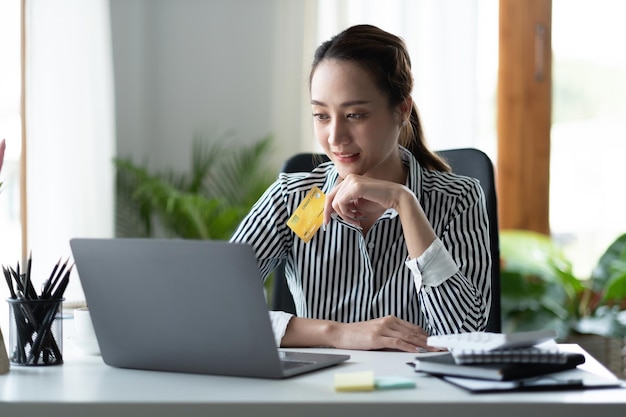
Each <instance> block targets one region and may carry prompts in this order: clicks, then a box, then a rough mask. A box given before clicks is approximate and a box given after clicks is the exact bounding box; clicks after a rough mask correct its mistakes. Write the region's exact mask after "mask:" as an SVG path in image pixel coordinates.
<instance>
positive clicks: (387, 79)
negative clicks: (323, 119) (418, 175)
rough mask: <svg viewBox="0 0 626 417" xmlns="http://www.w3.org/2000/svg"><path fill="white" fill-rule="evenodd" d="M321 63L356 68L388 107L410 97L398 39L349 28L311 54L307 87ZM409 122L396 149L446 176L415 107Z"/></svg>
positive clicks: (410, 87)
mask: <svg viewBox="0 0 626 417" xmlns="http://www.w3.org/2000/svg"><path fill="white" fill-rule="evenodd" d="M325 59H339V60H346V61H351V62H355V63H357V64H359V65H360V66H361V67H362V68H364V69H365V70H366V71H367V72H368V73H369V74H370V75H371V76H372V79H373V80H374V83H375V84H376V85H377V87H378V88H379V89H380V91H382V92H383V94H385V95H386V96H387V98H388V100H389V104H390V106H391V107H395V106H397V105H399V104H400V103H402V101H404V100H405V99H406V98H407V97H410V96H411V91H412V90H413V74H412V72H411V60H410V58H409V54H408V52H407V49H406V45H405V44H404V41H403V40H402V39H401V38H399V37H397V36H395V35H392V34H391V33H388V32H385V31H384V30H382V29H379V28H377V27H376V26H371V25H357V26H352V27H350V28H348V29H346V30H344V31H343V32H341V33H339V34H338V35H335V36H334V37H332V38H331V39H330V40H328V41H326V42H324V43H322V44H321V45H320V46H319V47H318V48H317V50H316V51H315V56H314V59H313V65H312V68H311V74H310V76H309V85H310V82H311V79H312V78H313V73H314V72H315V69H316V68H317V66H318V64H319V63H320V62H322V61H323V60H325ZM410 122H411V123H410V124H407V125H406V126H405V127H403V128H402V131H401V133H400V140H399V141H400V145H402V146H404V147H405V148H407V149H408V150H410V151H411V152H412V153H413V155H415V158H416V159H417V161H418V162H419V163H420V165H422V166H423V167H425V168H427V169H431V170H437V171H446V172H449V171H450V166H449V165H448V164H447V163H446V162H445V161H444V160H443V159H442V158H440V157H439V156H438V155H437V154H435V153H434V152H432V151H431V150H430V149H429V148H428V146H427V144H426V139H425V138H424V132H423V131H422V124H421V122H420V118H419V114H418V112H417V106H416V105H415V104H413V108H412V109H411V117H410Z"/></svg>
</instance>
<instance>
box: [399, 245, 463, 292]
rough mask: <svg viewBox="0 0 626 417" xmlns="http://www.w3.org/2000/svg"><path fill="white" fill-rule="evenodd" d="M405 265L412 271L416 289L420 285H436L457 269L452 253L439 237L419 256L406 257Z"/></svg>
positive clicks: (418, 288)
mask: <svg viewBox="0 0 626 417" xmlns="http://www.w3.org/2000/svg"><path fill="white" fill-rule="evenodd" d="M405 265H406V266H407V267H408V268H409V269H410V270H411V272H412V273H413V277H414V280H415V288H416V289H417V291H419V290H420V289H421V287H422V285H427V286H429V287H436V286H438V285H440V284H441V283H443V282H445V281H446V280H447V279H448V278H450V277H451V276H453V275H454V274H456V273H457V271H458V270H459V267H458V266H457V264H456V262H454V259H453V258H452V255H450V253H449V252H448V250H447V249H446V247H445V246H444V245H443V242H442V241H441V240H440V239H439V238H436V239H435V240H434V241H433V243H431V244H430V246H429V247H428V248H427V249H426V250H425V251H424V253H422V254H421V255H420V256H419V257H417V258H413V259H408V260H407V261H406V262H405Z"/></svg>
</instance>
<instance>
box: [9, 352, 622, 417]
mask: <svg viewBox="0 0 626 417" xmlns="http://www.w3.org/2000/svg"><path fill="white" fill-rule="evenodd" d="M568 347H569V348H571V349H579V348H578V347H577V346H575V345H568ZM311 350H312V351H322V350H323V349H311ZM341 352H344V351H341ZM346 352H347V353H348V354H350V355H351V356H352V358H351V360H349V361H348V362H346V363H344V364H341V365H339V366H336V367H333V368H329V369H326V370H322V371H317V372H314V373H310V374H306V375H302V376H298V377H294V378H290V379H286V380H278V381H276V380H264V379H254V378H236V377H223V376H210V375H192V374H176V373H164V372H154V371H138V370H128V369H117V368H112V367H109V366H107V365H105V364H104V362H103V361H102V358H101V357H99V356H90V355H85V354H82V353H81V352H79V351H77V350H76V348H75V347H74V346H72V344H71V341H69V340H65V341H64V353H65V363H64V364H63V365H60V366H52V367H16V366H14V367H12V368H11V371H10V372H9V373H8V374H7V375H4V376H0V415H2V416H4V415H11V416H33V415H46V416H49V417H55V416H68V415H88V416H90V417H98V416H111V415H122V416H126V415H133V416H156V417H158V416H170V415H175V416H176V417H183V416H188V415H219V416H235V415H263V416H265V415H268V416H273V417H274V416H275V417H279V416H283V415H284V416H294V415H298V416H315V417H320V416H333V415H340V416H370V415H371V416H377V417H379V416H381V415H390V416H398V415H413V414H420V415H436V416H443V417H446V416H454V417H459V416H480V417H485V416H491V415H503V412H502V411H503V410H505V412H506V416H507V417H516V416H524V417H527V416H529V415H531V416H533V417H539V416H550V417H555V416H569V417H576V416H585V417H587V416H589V415H593V416H594V417H602V416H611V417H613V416H616V415H623V414H624V412H626V390H624V389H601V390H587V391H560V392H544V393H509V394H470V393H468V392H466V391H464V390H462V389H460V388H456V387H454V386H452V385H450V384H447V383H446V382H444V381H441V380H439V379H437V378H433V377H429V376H423V375H421V374H418V373H415V372H413V370H412V368H411V367H409V366H408V365H406V362H408V361H411V360H412V359H413V358H414V357H415V355H413V354H410V353H400V352H362V351H346ZM583 366H584V367H585V368H586V369H588V370H592V371H594V372H596V373H607V374H610V373H609V372H608V371H607V370H606V369H605V368H604V367H603V366H602V365H600V364H599V363H598V362H597V361H596V360H595V359H593V358H591V357H588V360H587V363H586V364H585V365H583ZM363 370H373V371H374V373H375V375H376V376H386V375H401V376H405V377H410V378H414V379H415V381H416V384H417V386H416V388H413V389H401V390H388V391H373V392H336V391H334V388H333V376H334V374H335V373H337V372H356V371H363Z"/></svg>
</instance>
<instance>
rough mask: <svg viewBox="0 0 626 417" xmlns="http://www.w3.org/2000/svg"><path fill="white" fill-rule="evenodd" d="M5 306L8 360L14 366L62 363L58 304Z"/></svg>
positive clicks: (37, 302) (11, 301)
mask: <svg viewBox="0 0 626 417" xmlns="http://www.w3.org/2000/svg"><path fill="white" fill-rule="evenodd" d="M7 301H8V303H9V346H8V352H9V359H10V361H11V363H12V364H14V365H23V366H42V365H44V366H45V365H60V364H62V363H63V319H62V315H61V306H62V304H63V299H58V300H20V299H13V298H10V299H8V300H7Z"/></svg>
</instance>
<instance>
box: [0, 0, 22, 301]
mask: <svg viewBox="0 0 626 417" xmlns="http://www.w3.org/2000/svg"><path fill="white" fill-rule="evenodd" d="M20 15H21V11H20V2H19V1H2V2H0V57H2V59H1V62H2V65H0V140H1V139H5V140H6V143H7V150H6V155H5V161H4V166H3V168H2V172H1V173H0V182H3V183H4V185H3V186H2V191H1V192H0V236H1V238H0V264H2V265H15V263H16V262H17V261H18V260H20V257H21V253H22V243H21V239H22V234H21V233H22V232H21V225H20V156H21V153H22V120H21V116H20V98H21V75H20V74H21V65H20V56H21V49H20V48H21V46H20V37H21V35H20V32H21V26H20V21H21V19H20ZM0 288H2V290H1V291H0V294H1V295H8V290H7V289H6V285H2V286H1V287H0ZM4 298H6V297H2V299H4Z"/></svg>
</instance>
